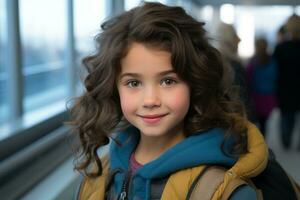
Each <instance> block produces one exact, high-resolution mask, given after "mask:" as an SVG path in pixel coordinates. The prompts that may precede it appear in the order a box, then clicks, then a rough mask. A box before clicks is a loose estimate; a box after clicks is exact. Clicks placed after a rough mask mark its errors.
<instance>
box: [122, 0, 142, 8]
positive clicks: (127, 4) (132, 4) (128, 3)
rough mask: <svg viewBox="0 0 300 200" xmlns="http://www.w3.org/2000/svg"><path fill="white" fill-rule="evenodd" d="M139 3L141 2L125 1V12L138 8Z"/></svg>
mask: <svg viewBox="0 0 300 200" xmlns="http://www.w3.org/2000/svg"><path fill="white" fill-rule="evenodd" d="M140 3H141V0H125V10H130V9H131V8H134V7H136V6H138V5H139V4H140Z"/></svg>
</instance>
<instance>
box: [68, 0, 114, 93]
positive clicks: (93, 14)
mask: <svg viewBox="0 0 300 200" xmlns="http://www.w3.org/2000/svg"><path fill="white" fill-rule="evenodd" d="M73 6H74V35H75V52H76V67H77V69H76V74H77V75H78V77H76V78H78V80H79V81H80V82H79V84H81V82H82V80H83V79H84V76H85V70H84V68H83V67H82V65H81V60H82V58H83V57H84V56H87V55H88V54H91V53H92V52H93V51H94V50H95V41H94V38H95V36H96V35H97V34H98V33H99V31H100V26H101V23H102V22H103V20H104V19H105V17H106V16H107V15H108V13H107V12H108V11H109V9H108V6H109V5H108V3H107V1H99V0H74V5H73ZM77 89H79V91H80V87H77Z"/></svg>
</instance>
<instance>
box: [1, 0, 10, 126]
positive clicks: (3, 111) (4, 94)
mask: <svg viewBox="0 0 300 200" xmlns="http://www.w3.org/2000/svg"><path fill="white" fill-rule="evenodd" d="M5 15H6V9H5V2H4V0H0V123H1V122H3V121H5V118H6V116H7V112H8V104H7V98H6V97H7V96H8V94H7V71H6V61H5V43H6V39H5V38H6V36H5V35H6V34H5V32H6V20H5V18H6V17H5Z"/></svg>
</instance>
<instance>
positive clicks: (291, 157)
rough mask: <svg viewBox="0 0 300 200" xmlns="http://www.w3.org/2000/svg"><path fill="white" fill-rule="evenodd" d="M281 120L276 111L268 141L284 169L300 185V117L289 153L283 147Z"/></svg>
mask: <svg viewBox="0 0 300 200" xmlns="http://www.w3.org/2000/svg"><path fill="white" fill-rule="evenodd" d="M279 118H280V113H279V110H274V112H273V113H272V115H271V117H270V119H269V121H268V125H267V126H268V127H267V139H266V141H267V143H268V144H269V147H270V148H271V149H272V150H273V151H274V153H275V155H276V157H277V160H278V161H279V163H280V164H281V165H282V166H283V168H284V169H285V170H286V171H287V172H288V173H289V174H290V175H292V176H293V177H294V179H295V180H296V181H297V182H298V183H300V151H297V150H296V147H297V143H298V141H299V139H300V138H299V137H300V116H299V115H298V118H297V123H296V128H295V129H294V134H293V135H294V137H293V147H292V149H291V150H289V151H285V150H284V149H283V148H282V147H281V143H280V137H279V134H280V132H279Z"/></svg>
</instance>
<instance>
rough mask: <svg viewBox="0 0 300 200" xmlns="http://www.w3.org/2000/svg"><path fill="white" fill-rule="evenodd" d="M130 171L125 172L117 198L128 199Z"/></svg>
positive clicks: (120, 199)
mask: <svg viewBox="0 0 300 200" xmlns="http://www.w3.org/2000/svg"><path fill="white" fill-rule="evenodd" d="M130 178H131V175H130V172H128V173H127V174H126V177H125V179H124V182H123V185H122V191H121V193H120V196H119V200H128V186H129V182H130Z"/></svg>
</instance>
